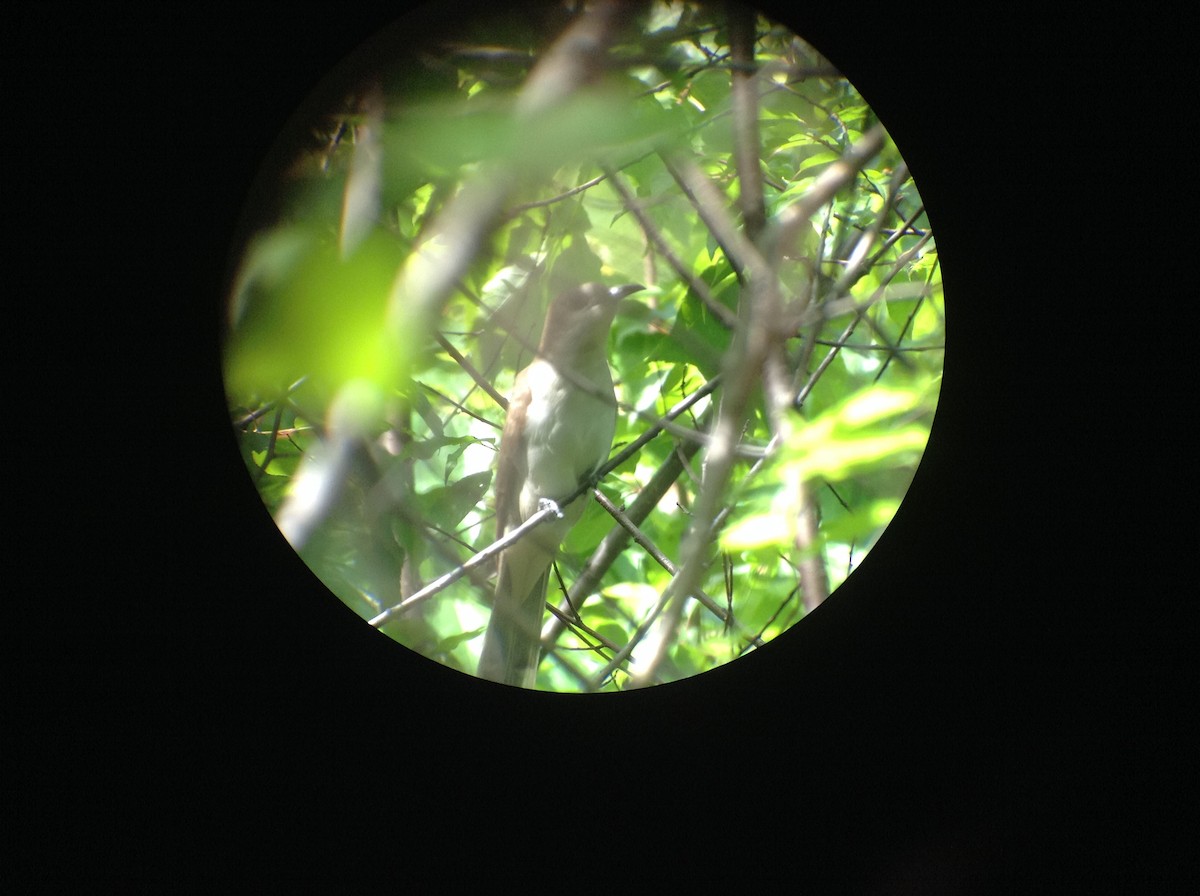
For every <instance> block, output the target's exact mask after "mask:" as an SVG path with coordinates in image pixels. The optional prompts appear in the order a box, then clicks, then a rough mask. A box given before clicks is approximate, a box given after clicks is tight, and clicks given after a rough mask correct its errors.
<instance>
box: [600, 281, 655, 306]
mask: <svg viewBox="0 0 1200 896" xmlns="http://www.w3.org/2000/svg"><path fill="white" fill-rule="evenodd" d="M645 288H646V287H644V286H642V284H640V283H630V284H627V285H625V286H614V287H612V288H610V289H609V291H608V294H609V295H610V296H612V297H613V301H614V302H619V301H621V299H623V298H625V297H626V296H628V295H632V294H633V293H635V292H641V291H642V290H643V289H645Z"/></svg>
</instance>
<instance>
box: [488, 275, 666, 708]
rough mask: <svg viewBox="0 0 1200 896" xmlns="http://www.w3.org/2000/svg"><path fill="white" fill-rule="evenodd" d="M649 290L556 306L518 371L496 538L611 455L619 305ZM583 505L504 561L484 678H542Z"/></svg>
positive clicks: (510, 550)
mask: <svg viewBox="0 0 1200 896" xmlns="http://www.w3.org/2000/svg"><path fill="white" fill-rule="evenodd" d="M644 288H645V287H643V286H641V285H640V284H627V285H624V286H613V287H606V286H604V285H603V284H600V283H585V284H583V285H581V286H578V287H575V288H573V289H568V290H566V291H565V292H562V293H560V294H559V295H558V296H557V297H556V298H555V299H554V300H553V301H552V302H551V303H550V305H549V307H548V308H547V311H546V320H545V323H544V325H543V328H542V336H541V339H540V340H539V342H538V348H537V352H536V353H535V355H534V358H533V360H532V361H531V362H530V364H529V366H527V367H525V368H524V369H523V370H521V371H520V373H518V374H517V375H516V378H515V379H514V381H513V388H512V391H511V393H510V394H509V398H508V411H507V414H506V416H505V419H504V429H503V430H502V431H501V434H500V449H499V455H498V459H497V462H496V487H495V501H496V538H497V539H499V538H501V537H502V536H503V535H504V534H505V533H506V532H509V531H511V530H512V529H514V528H516V527H517V526H519V525H520V524H521V523H522V522H524V521H525V520H526V519H528V518H529V517H530V516H531V515H532V514H534V513H535V512H536V511H537V510H538V508H539V504H540V502H542V501H544V500H546V499H549V500H553V501H559V500H561V499H563V498H565V497H567V496H568V495H570V493H571V492H573V491H574V490H575V489H576V488H577V487H578V486H579V485H580V484H581V483H582V482H584V481H586V480H587V479H588V478H590V477H591V476H592V475H593V474H594V473H595V472H596V470H597V469H598V468H599V467H600V465H601V464H603V463H604V461H605V460H607V458H608V453H609V450H610V449H611V447H612V440H613V433H614V431H615V429H616V421H617V404H616V397H615V394H614V390H613V380H612V371H611V370H610V369H609V366H608V352H607V347H608V333H609V330H610V329H611V328H612V323H613V319H614V316H615V315H616V311H617V306H618V305H619V304H620V302H621V300H622V299H623V298H625V297H626V296H628V295H630V294H632V293H635V292H638V291H639V290H642V289H644ZM584 503H585V502H584V501H582V500H579V499H576V500H575V501H573V502H571V504H569V505H567V506H566V507H562V508H560V509H561V510H562V516H561V517H559V518H557V519H551V520H550V521H548V522H545V523H543V524H541V525H539V526H536V527H535V528H533V529H531V530H530V531H529V532H527V533H526V534H525V535H524V536H523V537H522V538H520V539H519V540H518V541H516V542H515V543H513V544H511V545H509V546H508V547H507V548H505V549H504V550H503V551H502V552H501V554H500V558H499V562H498V565H497V573H496V581H495V590H494V595H493V600H492V613H491V617H490V619H489V621H488V627H487V631H486V632H485V633H484V639H483V647H482V649H481V651H480V656H479V664H478V667H477V670H476V674H477V675H478V676H479V677H480V678H486V679H490V680H492V681H496V682H500V683H502V684H509V685H516V686H519V687H525V688H532V687H534V683H535V681H536V678H537V667H538V661H539V651H540V648H541V629H542V617H543V615H544V612H545V603H546V587H547V583H548V581H549V575H550V564H551V563H552V562H553V560H554V556H555V554H556V553H557V552H558V546H559V544H560V543H561V542H562V540H563V538H564V537H565V536H566V534H567V532H568V531H569V530H570V529H571V527H572V526H574V525H575V523H577V522H578V521H579V517H580V516H581V515H582V513H583V509H584Z"/></svg>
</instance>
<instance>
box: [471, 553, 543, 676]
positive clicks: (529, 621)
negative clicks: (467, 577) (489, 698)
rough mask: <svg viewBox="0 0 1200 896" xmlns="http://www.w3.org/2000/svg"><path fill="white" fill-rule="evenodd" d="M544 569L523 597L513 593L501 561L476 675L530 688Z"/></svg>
mask: <svg viewBox="0 0 1200 896" xmlns="http://www.w3.org/2000/svg"><path fill="white" fill-rule="evenodd" d="M549 576H550V570H549V568H547V569H546V570H545V572H543V573H542V574H541V575H540V576H539V577H538V578H537V579H535V580H534V582H533V584H532V585H530V586H529V587H528V588H527V589H525V593H524V594H513V593H512V589H511V587H510V586H511V584H512V582H511V576H509V575H508V574H507V571H506V570H505V564H504V562H503V558H502V559H501V568H500V572H499V575H498V583H497V587H496V600H495V603H494V604H493V605H492V618H491V620H490V621H489V622H488V627H487V632H486V634H484V636H483V651H482V652H481V653H480V655H479V668H478V675H479V677H480V678H488V679H491V680H492V681H498V682H500V683H502V684H511V685H516V686H517V687H523V688H532V687H533V686H534V682H535V681H536V679H537V667H538V659H539V653H540V651H541V636H542V617H543V607H545V605H546V585H547V583H548V581H549Z"/></svg>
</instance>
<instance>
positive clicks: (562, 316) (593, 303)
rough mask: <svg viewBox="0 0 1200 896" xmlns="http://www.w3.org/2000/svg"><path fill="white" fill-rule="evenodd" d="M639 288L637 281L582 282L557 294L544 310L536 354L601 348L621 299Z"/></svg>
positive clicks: (554, 353) (640, 287) (545, 354)
mask: <svg viewBox="0 0 1200 896" xmlns="http://www.w3.org/2000/svg"><path fill="white" fill-rule="evenodd" d="M642 289H645V287H644V286H642V285H641V284H640V283H630V284H626V285H624V286H605V285H604V284H602V283H585V284H583V285H582V286H577V287H575V288H574V289H568V290H567V291H566V292H563V293H559V295H558V296H557V297H556V298H555V299H554V301H552V302H551V303H550V307H549V308H548V309H547V310H546V325H545V327H544V328H543V330H542V339H541V344H540V345H539V346H538V354H540V355H543V356H553V355H557V354H558V353H559V352H561V351H563V350H566V349H567V348H568V347H574V349H575V350H576V351H579V350H587V349H589V348H591V349H599V350H603V348H604V345H605V342H606V341H607V339H608V331H609V329H610V328H611V327H612V322H613V317H614V316H615V315H616V313H617V307H618V306H619V305H620V304H621V300H622V299H623V298H625V297H626V296H628V295H632V294H633V293H635V292H638V291H639V290H642Z"/></svg>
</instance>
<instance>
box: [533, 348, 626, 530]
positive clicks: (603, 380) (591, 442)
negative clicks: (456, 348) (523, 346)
mask: <svg viewBox="0 0 1200 896" xmlns="http://www.w3.org/2000/svg"><path fill="white" fill-rule="evenodd" d="M591 367H592V369H589V370H585V371H580V372H577V374H576V377H577V378H578V379H580V380H581V381H586V382H590V383H594V384H595V385H596V386H597V387H599V389H600V390H601V391H603V392H606V393H607V394H609V395H611V394H612V377H611V374H610V373H609V370H608V364H607V362H605V361H604V360H603V359H601V360H600V364H599V365H592V366H591ZM527 384H528V386H529V388H530V401H529V406H528V408H527V409H526V415H525V426H526V441H525V446H526V452H527V460H528V464H529V466H528V470H529V477H528V480H527V484H528V485H530V486H532V488H531V489H529V490H526V491H525V493H523V494H522V501H521V503H522V505H525V504H526V503H527V501H532V503H533V504H534V505H536V503H537V499H538V498H561V497H562V496H564V495H566V494H569V493H570V492H571V491H573V490H574V489H575V487H576V486H577V485H578V484H579V482H580V481H581V480H582V479H583V478H584V477H586V476H588V475H589V474H590V473H591V472H592V471H593V470H595V469H596V467H598V466H599V465H600V464H601V463H603V462H604V460H605V458H606V457H607V456H608V452H609V449H610V448H611V446H612V439H613V432H614V430H615V428H616V419H617V409H616V405H615V403H613V402H611V401H610V402H605V401H603V400H601V399H600V398H599V397H597V396H596V395H593V394H590V393H589V392H587V391H585V390H583V389H579V388H577V387H576V386H575V385H573V384H572V383H571V382H570V381H569V380H567V379H566V378H565V377H563V376H561V375H560V374H559V373H558V371H557V370H555V368H554V367H553V366H552V365H551V364H550V363H549V362H547V361H545V360H542V359H538V360H536V361H535V362H534V363H533V364H532V365H530V368H529V370H528V371H527ZM522 510H523V511H524V510H525V508H524V507H523V508H522ZM526 513H528V511H526Z"/></svg>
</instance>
